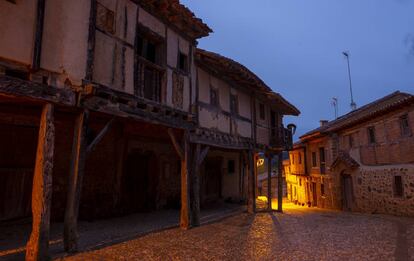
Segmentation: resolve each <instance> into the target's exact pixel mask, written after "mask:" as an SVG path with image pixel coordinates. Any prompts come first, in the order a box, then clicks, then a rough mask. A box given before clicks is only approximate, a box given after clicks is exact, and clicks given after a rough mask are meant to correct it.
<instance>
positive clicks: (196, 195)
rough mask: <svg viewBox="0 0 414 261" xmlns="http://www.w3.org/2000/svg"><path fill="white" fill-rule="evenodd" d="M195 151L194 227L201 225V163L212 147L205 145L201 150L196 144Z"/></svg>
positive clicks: (192, 220) (193, 181) (193, 168)
mask: <svg viewBox="0 0 414 261" xmlns="http://www.w3.org/2000/svg"><path fill="white" fill-rule="evenodd" d="M195 146H196V149H195V153H193V155H194V158H193V167H192V171H191V172H192V173H191V177H192V184H191V188H192V197H191V202H190V203H191V214H192V215H191V225H192V226H194V227H198V226H200V165H201V164H202V163H203V161H204V159H205V158H206V156H207V154H208V151H209V149H210V147H208V146H207V147H205V148H204V149H203V150H202V151H201V145H200V144H196V145H195Z"/></svg>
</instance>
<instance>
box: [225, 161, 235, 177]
mask: <svg viewBox="0 0 414 261" xmlns="http://www.w3.org/2000/svg"><path fill="white" fill-rule="evenodd" d="M235 172H236V164H235V162H234V160H228V161H227V173H228V174H234V173H235Z"/></svg>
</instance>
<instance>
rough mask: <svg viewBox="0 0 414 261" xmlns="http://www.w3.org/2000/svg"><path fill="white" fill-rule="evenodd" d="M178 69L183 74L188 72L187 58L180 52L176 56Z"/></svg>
mask: <svg viewBox="0 0 414 261" xmlns="http://www.w3.org/2000/svg"><path fill="white" fill-rule="evenodd" d="M178 69H179V70H181V71H183V72H188V56H187V55H185V54H183V53H182V52H179V54H178Z"/></svg>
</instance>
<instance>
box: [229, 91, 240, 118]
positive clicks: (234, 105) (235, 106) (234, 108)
mask: <svg viewBox="0 0 414 261" xmlns="http://www.w3.org/2000/svg"><path fill="white" fill-rule="evenodd" d="M230 112H231V113H233V114H238V113H239V101H238V99H237V96H236V95H233V94H230Z"/></svg>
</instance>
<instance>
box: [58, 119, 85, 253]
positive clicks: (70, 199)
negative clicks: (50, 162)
mask: <svg viewBox="0 0 414 261" xmlns="http://www.w3.org/2000/svg"><path fill="white" fill-rule="evenodd" d="M88 118H89V112H88V111H83V112H82V113H80V114H79V115H78V116H77V118H76V123H75V132H74V135H73V144H72V159H71V165H70V173H69V182H68V184H69V187H68V196H67V201H66V210H65V224H64V231H63V242H64V247H65V251H67V252H76V251H77V249H78V231H77V226H78V213H79V202H80V195H81V189H82V180H83V174H84V169H85V160H86V148H87V143H86V133H87V130H88Z"/></svg>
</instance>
